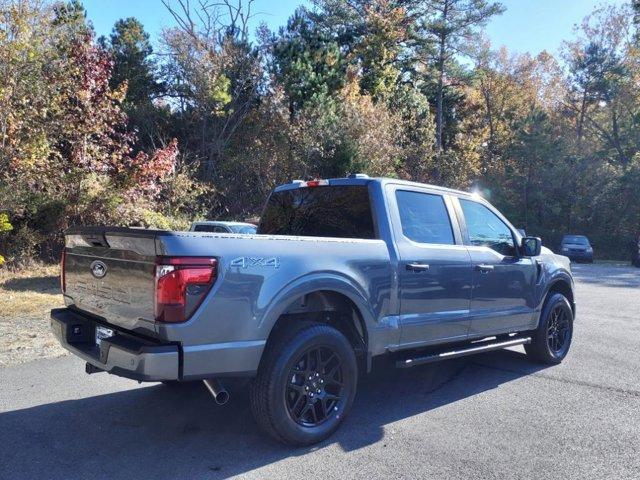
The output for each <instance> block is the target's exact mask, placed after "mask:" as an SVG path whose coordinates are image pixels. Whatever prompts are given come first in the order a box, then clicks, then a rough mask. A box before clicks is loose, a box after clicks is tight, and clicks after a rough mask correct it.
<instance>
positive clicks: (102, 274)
mask: <svg viewBox="0 0 640 480" xmlns="http://www.w3.org/2000/svg"><path fill="white" fill-rule="evenodd" d="M65 245H66V246H65V249H64V253H63V258H62V274H61V282H62V290H63V293H64V300H65V304H66V308H61V309H55V310H52V313H51V327H52V330H53V332H54V334H55V335H56V336H57V338H58V339H59V341H60V342H61V343H62V345H63V346H64V347H66V348H67V349H68V350H70V351H71V352H73V353H75V354H76V355H77V356H79V357H81V358H82V359H84V360H85V361H86V362H87V363H86V369H87V373H95V372H100V371H106V372H110V373H112V374H115V375H120V376H123V377H128V378H131V379H135V380H139V381H152V382H165V383H169V382H173V383H174V384H175V383H178V382H187V381H192V380H203V381H204V384H205V385H206V387H207V388H208V389H209V391H210V392H211V393H212V394H213V396H214V398H215V399H216V400H217V401H218V402H219V403H223V402H225V401H226V400H227V398H228V392H227V391H226V390H225V387H224V386H223V383H226V380H225V379H228V378H231V377H241V376H248V377H251V386H250V396H251V409H252V412H253V414H254V416H255V419H256V421H257V423H258V425H259V426H260V427H261V428H262V429H263V430H264V431H265V432H267V433H268V434H270V435H271V436H273V437H274V438H276V439H277V440H279V441H282V442H285V443H288V444H311V443H314V442H318V441H320V440H322V439H324V438H326V437H327V436H329V435H330V434H331V433H332V432H333V431H335V429H336V428H337V427H338V426H339V424H340V422H341V421H342V420H343V419H344V417H345V416H346V415H347V414H348V412H349V409H350V407H351V405H352V402H353V399H354V396H355V394H356V386H357V379H358V375H359V372H367V371H369V370H370V369H371V365H372V358H373V357H375V356H378V355H383V354H386V355H390V356H391V357H392V360H393V361H395V362H396V365H397V366H398V367H399V368H408V367H413V366H415V365H420V364H423V363H427V362H433V361H436V360H443V359H449V358H455V357H459V356H463V355H469V354H474V353H479V352H484V351H489V350H496V349H500V348H506V347H512V346H516V345H524V348H525V350H526V353H527V354H528V355H529V356H530V357H531V358H532V359H533V360H535V361H538V362H545V363H551V364H554V363H559V362H560V361H562V359H563V358H564V357H565V355H567V352H568V350H569V346H570V344H571V338H572V332H573V319H574V315H575V304H574V294H573V280H572V276H571V270H570V266H569V261H568V259H567V258H566V257H563V256H559V255H555V254H553V253H552V252H551V251H550V250H548V249H546V248H544V247H542V245H541V241H540V239H539V238H535V237H524V238H523V237H522V236H521V235H520V233H519V232H518V231H517V230H516V229H515V228H514V227H513V226H512V225H511V224H510V223H509V222H508V221H507V219H506V218H504V217H503V216H502V215H501V214H500V213H499V212H498V211H497V210H496V209H495V208H494V207H492V206H491V205H490V204H489V203H488V202H487V201H486V200H484V199H482V198H480V197H479V196H476V195H473V194H469V193H465V192H461V191H456V190H451V189H446V188H441V187H436V186H431V185H424V184H419V183H411V182H407V181H401V180H395V179H384V178H369V177H367V176H366V175H362V174H354V175H351V176H349V178H340V179H331V180H313V181H306V182H305V181H295V182H293V183H291V184H287V185H282V186H280V187H278V188H276V189H275V190H274V191H273V192H272V193H271V195H270V196H269V198H268V200H267V202H266V206H265V208H264V211H263V213H262V216H261V221H260V225H259V229H258V233H257V234H255V235H238V234H231V233H209V232H170V231H157V230H141V229H128V228H116V227H79V228H73V229H71V230H69V231H68V232H67V233H66V242H65Z"/></svg>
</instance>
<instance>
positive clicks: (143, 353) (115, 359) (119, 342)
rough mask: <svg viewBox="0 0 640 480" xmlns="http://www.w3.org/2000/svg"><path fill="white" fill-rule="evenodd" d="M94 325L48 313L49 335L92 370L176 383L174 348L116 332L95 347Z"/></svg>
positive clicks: (66, 312) (72, 315)
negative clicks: (87, 364) (90, 366)
mask: <svg viewBox="0 0 640 480" xmlns="http://www.w3.org/2000/svg"><path fill="white" fill-rule="evenodd" d="M96 325H98V323H97V322H96V321H95V320H93V319H91V318H90V317H88V316H85V315H82V314H80V313H78V312H75V311H73V310H70V309H68V308H57V309H54V310H52V311H51V331H52V332H53V334H54V335H55V336H56V338H57V339H58V341H59V342H60V344H61V345H62V346H63V347H64V348H66V349H67V350H69V351H70V352H72V353H74V354H75V355H77V356H78V357H80V358H82V359H83V360H85V361H87V362H88V363H90V364H91V365H93V366H94V367H96V368H98V369H100V370H104V371H105V372H110V373H113V374H115V375H119V376H121V377H126V378H131V379H134V380H140V381H162V380H178V379H179V378H180V352H179V348H178V345H172V344H166V345H162V344H157V343H153V342H151V341H149V340H146V339H144V338H141V337H137V336H133V335H129V334H125V333H121V332H116V335H115V336H113V337H110V338H107V339H103V340H102V342H101V344H100V346H98V345H96V343H95V329H96Z"/></svg>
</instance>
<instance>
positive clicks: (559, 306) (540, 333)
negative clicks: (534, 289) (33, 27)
mask: <svg viewBox="0 0 640 480" xmlns="http://www.w3.org/2000/svg"><path fill="white" fill-rule="evenodd" d="M572 338H573V310H572V309H571V304H570V303H569V300H567V298H566V297H565V296H564V295H562V294H561V293H554V294H552V295H551V296H550V297H549V298H548V299H547V301H546V302H545V304H544V307H543V308H542V314H541V315H540V323H539V325H538V328H537V329H536V330H534V331H533V332H532V336H531V343H530V344H526V345H525V346H524V349H525V351H526V352H527V355H528V356H529V357H530V358H531V359H532V360H533V361H535V362H538V363H545V364H548V365H556V364H558V363H560V362H562V360H564V358H565V357H566V356H567V353H569V348H570V347H571V340H572Z"/></svg>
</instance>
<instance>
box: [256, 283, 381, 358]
mask: <svg viewBox="0 0 640 480" xmlns="http://www.w3.org/2000/svg"><path fill="white" fill-rule="evenodd" d="M374 318H375V316H374V313H373V312H372V311H371V307H370V305H369V302H368V301H367V298H366V295H365V293H364V292H363V291H362V289H360V288H358V286H356V285H354V284H353V283H352V282H351V281H349V279H346V278H342V277H340V276H328V277H327V276H323V277H322V278H318V277H316V278H307V279H305V281H298V282H296V285H292V286H290V288H287V289H286V292H283V293H282V294H281V295H278V299H277V302H276V305H274V306H273V307H272V308H270V309H269V313H268V314H267V315H265V318H264V319H263V322H262V323H263V325H262V327H263V328H264V329H265V330H266V331H267V332H268V333H267V336H266V338H267V341H266V345H265V350H266V349H268V348H269V346H270V344H272V343H273V341H274V338H276V336H277V335H278V332H279V331H281V329H283V328H286V326H287V325H289V324H290V322H299V321H305V320H306V321H308V320H311V321H314V322H318V323H326V324H329V325H331V326H333V327H335V328H336V329H337V330H339V331H340V332H342V333H343V334H344V335H345V336H346V337H347V339H348V340H349V342H350V343H351V345H352V346H353V347H354V351H355V352H356V356H357V358H358V360H359V363H360V362H362V363H361V366H362V367H364V368H366V369H367V370H368V369H369V367H370V352H369V331H370V328H369V325H370V324H371V322H373V319H374Z"/></svg>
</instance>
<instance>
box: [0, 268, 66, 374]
mask: <svg viewBox="0 0 640 480" xmlns="http://www.w3.org/2000/svg"><path fill="white" fill-rule="evenodd" d="M58 275H59V267H58V266H57V265H36V266H33V267H31V268H28V269H25V270H22V271H20V272H10V271H7V270H0V299H2V308H0V367H3V366H8V365H15V364H18V363H24V362H29V361H31V360H36V359H39V358H50V357H59V356H61V355H66V354H67V351H66V350H65V349H63V348H62V347H60V345H59V344H58V342H57V341H56V340H55V338H54V337H53V335H51V332H50V330H49V310H51V309H52V308H55V307H58V306H63V301H62V295H60V280H59V276H58Z"/></svg>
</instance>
